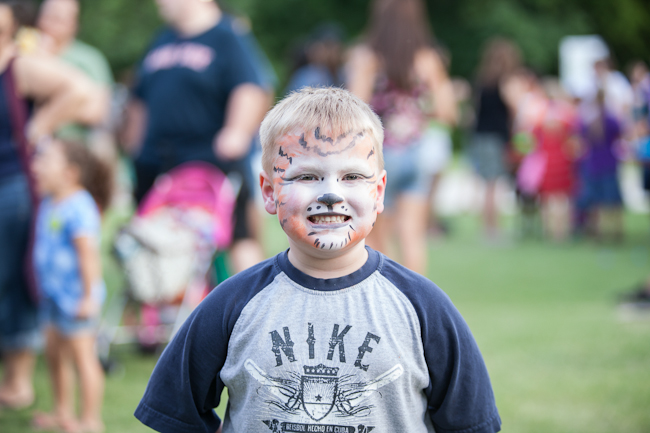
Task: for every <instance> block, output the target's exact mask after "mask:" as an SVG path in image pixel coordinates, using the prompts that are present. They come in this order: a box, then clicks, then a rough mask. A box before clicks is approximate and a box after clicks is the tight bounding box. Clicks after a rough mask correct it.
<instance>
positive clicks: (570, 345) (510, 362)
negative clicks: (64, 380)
mask: <svg viewBox="0 0 650 433" xmlns="http://www.w3.org/2000/svg"><path fill="white" fill-rule="evenodd" d="M450 223H451V225H452V229H453V230H452V233H453V236H452V237H451V238H450V239H449V240H442V241H436V242H432V243H431V244H430V257H429V268H428V276H429V277H430V278H431V279H432V280H433V281H435V282H436V283H437V284H438V285H439V286H440V287H442V288H443V289H444V290H445V291H446V292H447V293H448V294H449V296H450V297H451V299H452V300H453V301H454V303H455V304H456V306H457V307H458V309H459V310H460V312H461V313H462V314H463V316H464V317H465V319H466V320H467V322H468V323H469V325H470V327H471V329H472V331H473V333H474V335H475V337H476V340H477V341H478V344H479V346H480V348H481V350H482V352H483V355H484V357H485V361H486V363H487V366H488V370H489V372H490V375H491V378H492V383H493V387H494V391H495V394H496V399H497V405H498V407H499V411H500V413H501V417H502V420H503V431H504V432H515V433H527V432H529V433H534V432H544V433H547V432H553V433H564V432H566V433H582V432H584V433H587V432H589V433H600V432H602V433H610V432H617V433H642V432H648V431H650V408H649V406H650V344H649V343H650V312H649V313H648V315H646V316H640V317H637V316H628V315H625V314H623V312H622V311H621V310H620V309H619V308H618V307H617V304H616V296H617V294H619V293H620V292H622V291H624V290H626V289H629V288H632V287H633V286H634V285H635V284H637V283H638V282H639V281H641V280H642V279H644V278H645V277H646V274H647V273H648V272H650V266H648V265H649V264H650V242H649V241H650V221H649V220H648V217H647V216H628V217H627V227H628V237H627V239H626V241H625V242H624V243H623V244H622V245H620V246H613V245H609V246H608V245H598V244H595V243H592V242H579V243H568V244H566V245H561V246H560V245H553V244H549V243H544V242H539V241H523V242H512V243H510V244H504V245H501V246H498V247H494V246H490V245H489V244H487V243H485V242H483V241H482V240H481V237H480V236H479V228H478V225H477V222H476V219H475V218H469V217H462V218H457V219H454V220H451V221H450ZM267 226H268V230H267V232H266V239H265V244H266V245H265V246H266V248H267V253H268V254H274V253H276V252H278V251H281V250H283V249H284V248H286V246H287V242H286V239H285V238H284V236H283V233H282V232H281V231H280V230H279V228H278V225H277V222H275V221H273V220H272V219H268V220H267ZM106 277H107V281H108V283H109V285H111V286H113V287H115V286H117V285H119V283H120V277H119V273H118V271H117V268H116V267H115V266H114V264H113V263H110V262H108V263H107V264H106ZM114 355H115V356H116V358H117V359H118V361H119V362H120V364H121V365H122V366H123V369H121V370H119V371H118V372H117V373H115V374H114V375H112V376H109V377H108V378H107V384H106V400H105V405H104V417H105V420H106V424H107V427H108V428H107V431H108V432H124V433H128V432H144V431H148V430H147V429H146V428H144V427H142V426H141V425H139V423H138V422H137V421H136V420H135V419H134V418H133V416H132V413H133V410H134V409H135V407H136V405H137V403H138V401H139V399H140V397H141V395H142V393H143V391H144V387H145V385H146V382H147V379H148V378H149V375H150V373H151V370H152V369H153V366H154V364H155V359H154V358H152V357H146V356H143V355H140V354H138V353H137V351H135V350H134V349H133V348H130V347H124V348H119V349H117V350H116V351H114ZM35 382H36V387H37V393H38V401H37V403H36V406H35V407H36V408H38V409H41V410H47V409H49V408H50V407H51V399H50V397H49V384H48V381H47V377H46V371H45V367H44V365H43V362H42V360H40V361H39V364H38V368H37V372H36V380H35ZM223 410H224V408H223V407H221V408H220V409H219V412H221V413H223ZM30 416H31V411H30V410H27V411H22V412H18V413H2V414H0V431H2V432H3V433H14V432H15V433H18V432H24V431H29V429H28V424H29V419H30ZM399 433H401V432H399Z"/></svg>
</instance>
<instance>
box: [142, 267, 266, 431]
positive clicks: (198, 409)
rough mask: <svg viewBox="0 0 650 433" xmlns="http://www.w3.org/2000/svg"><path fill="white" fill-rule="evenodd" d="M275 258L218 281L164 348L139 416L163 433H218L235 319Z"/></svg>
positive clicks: (260, 288)
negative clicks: (218, 409)
mask: <svg viewBox="0 0 650 433" xmlns="http://www.w3.org/2000/svg"><path fill="white" fill-rule="evenodd" d="M274 272H275V271H274V267H273V265H272V262H271V260H267V261H266V262H263V263H261V264H260V265H257V266H255V267H253V268H251V269H249V270H248V271H244V272H242V273H240V274H238V275H236V276H235V277H232V278H230V279H228V280H226V281H224V282H223V283H222V284H220V285H219V286H217V288H215V290H213V291H212V292H211V293H210V294H209V295H208V296H207V297H206V298H205V299H204V300H203V302H201V304H200V305H199V306H198V307H197V308H196V309H195V310H194V312H193V313H192V314H191V315H190V317H188V319H187V320H186V321H185V323H184V324H183V326H182V327H181V328H180V330H179V331H178V333H177V334H176V336H175V337H174V338H173V340H172V341H171V342H170V343H169V345H168V346H167V347H166V348H165V350H164V351H163V353H162V355H161V357H160V359H159V360H158V363H157V364H156V367H155V368H154V371H153V373H152V374H151V378H150V379H149V383H148V385H147V388H146V390H145V393H144V396H143V397H142V400H141V401H140V404H139V405H138V407H137V409H136V411H135V417H136V418H138V419H139V420H140V421H141V422H142V423H143V424H145V425H147V426H149V427H150V428H152V429H154V430H156V431H159V432H162V433H190V432H210V433H214V432H215V431H217V429H218V428H219V426H220V425H221V420H220V419H219V417H218V416H217V415H216V413H215V412H214V408H215V407H217V406H218V405H219V401H220V397H221V392H222V391H223V388H224V384H223V382H222V381H221V379H220V377H219V373H220V370H221V368H222V367H223V365H224V363H225V361H226V356H227V354H228V342H229V338H230V333H231V332H232V329H233V327H234V326H235V322H236V321H237V319H238V318H239V314H240V313H241V311H242V309H243V308H244V307H245V305H246V304H247V303H248V302H249V301H250V300H251V299H252V298H253V297H254V296H255V295H256V294H257V293H258V292H259V291H261V290H262V289H263V288H264V287H266V286H267V285H268V284H269V283H270V282H271V281H272V280H273V278H274Z"/></svg>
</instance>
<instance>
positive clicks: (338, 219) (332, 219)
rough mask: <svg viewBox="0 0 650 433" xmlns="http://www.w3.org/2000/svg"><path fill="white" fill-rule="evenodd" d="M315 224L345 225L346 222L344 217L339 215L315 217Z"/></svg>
mask: <svg viewBox="0 0 650 433" xmlns="http://www.w3.org/2000/svg"><path fill="white" fill-rule="evenodd" d="M314 222H315V223H320V224H322V223H344V222H345V217H344V216H342V215H337V216H315V217H314Z"/></svg>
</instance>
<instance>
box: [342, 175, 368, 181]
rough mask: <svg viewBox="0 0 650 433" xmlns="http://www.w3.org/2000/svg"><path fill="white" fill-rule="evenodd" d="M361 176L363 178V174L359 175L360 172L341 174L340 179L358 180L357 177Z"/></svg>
mask: <svg viewBox="0 0 650 433" xmlns="http://www.w3.org/2000/svg"><path fill="white" fill-rule="evenodd" d="M362 178H363V176H361V175H360V174H346V175H345V176H343V178H342V179H343V180H359V179H362Z"/></svg>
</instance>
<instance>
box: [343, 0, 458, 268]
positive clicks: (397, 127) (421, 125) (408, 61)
mask: <svg viewBox="0 0 650 433" xmlns="http://www.w3.org/2000/svg"><path fill="white" fill-rule="evenodd" d="M426 16H427V14H426V10H425V6H424V3H423V2H422V1H421V0H375V2H374V3H373V7H372V14H371V17H370V24H369V27H368V31H367V34H366V38H365V42H364V43H363V44H361V45H360V46H358V47H356V48H355V49H354V50H353V51H352V53H351V56H350V63H349V65H348V87H349V89H350V91H352V92H353V93H355V94H356V95H357V96H359V97H361V98H362V99H364V100H365V101H366V102H369V103H370V105H371V106H372V107H373V109H374V110H375V111H376V112H377V114H379V116H380V117H381V118H382V122H383V124H384V128H385V140H384V160H385V161H386V167H385V168H386V172H387V173H388V179H389V181H388V185H387V188H386V198H385V204H386V211H385V212H384V214H382V215H381V216H380V217H379V219H378V220H377V223H376V225H375V229H374V230H373V232H372V233H371V237H370V238H368V243H369V244H370V245H371V246H372V247H374V248H376V249H378V250H380V251H382V252H384V253H387V252H388V250H389V242H390V240H391V239H390V236H391V235H392V234H395V235H397V239H398V243H399V247H400V250H401V257H402V262H403V264H404V265H405V266H407V267H408V268H410V269H412V270H414V271H416V272H419V273H423V272H424V271H425V267H426V262H427V245H426V239H427V237H426V232H427V220H428V209H427V203H428V195H429V192H430V189H431V185H432V183H433V179H432V177H433V175H434V173H433V172H432V170H429V169H428V167H427V164H428V163H429V162H430V161H427V158H426V157H423V156H424V155H426V154H427V150H428V149H426V145H425V143H424V142H423V133H424V132H425V130H426V129H427V127H428V126H429V122H430V121H431V119H433V118H435V119H437V121H438V122H441V123H444V124H447V125H451V124H453V123H454V122H455V121H456V103H455V100H454V96H453V88H452V85H451V82H450V80H449V77H448V76H447V72H446V71H445V67H444V64H443V62H442V60H441V58H440V55H439V54H438V53H437V51H436V50H434V49H433V48H432V43H433V36H432V35H431V32H430V29H429V25H428V23H427V21H426Z"/></svg>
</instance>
